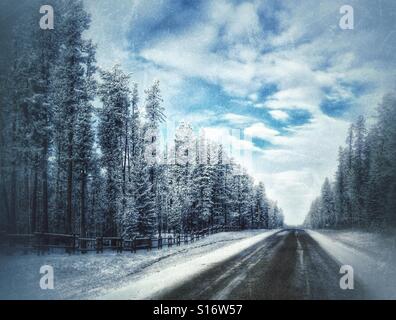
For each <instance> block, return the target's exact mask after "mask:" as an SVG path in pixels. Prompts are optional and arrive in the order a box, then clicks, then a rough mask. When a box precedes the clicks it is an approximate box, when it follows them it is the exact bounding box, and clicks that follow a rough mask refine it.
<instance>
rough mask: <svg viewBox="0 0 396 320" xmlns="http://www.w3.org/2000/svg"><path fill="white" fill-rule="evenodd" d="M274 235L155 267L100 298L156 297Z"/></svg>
mask: <svg viewBox="0 0 396 320" xmlns="http://www.w3.org/2000/svg"><path fill="white" fill-rule="evenodd" d="M275 232H277V230H272V231H267V232H263V233H261V234H258V235H256V236H254V237H249V238H247V239H244V240H241V241H238V242H236V243H234V244H231V245H229V246H226V247H223V248H218V249H216V250H213V251H210V252H207V253H205V254H203V255H202V256H199V257H196V258H194V259H191V260H187V261H186V260H183V261H182V262H181V263H177V264H175V265H172V266H168V267H165V268H160V267H159V268H158V267H157V268H155V269H154V270H149V271H148V272H146V273H145V275H144V276H143V277H141V278H140V279H136V281H131V282H130V283H129V284H127V285H126V286H124V287H122V288H119V289H116V290H110V291H109V292H108V293H107V294H105V295H103V296H101V297H100V298H101V299H147V298H150V297H155V295H156V294H158V293H160V292H161V291H162V290H163V289H169V288H172V287H174V286H176V285H178V284H180V283H183V281H185V280H188V279H190V278H191V277H193V276H195V275H197V274H199V273H201V272H203V271H205V270H207V269H208V268H210V267H211V266H213V265H214V264H218V263H220V262H222V261H225V260H227V259H229V258H231V257H233V256H235V255H236V254H238V253H239V252H241V251H243V250H245V249H247V248H249V247H250V246H252V245H254V244H256V243H258V242H259V241H262V240H264V239H265V238H267V237H269V236H270V235H272V234H274V233H275Z"/></svg>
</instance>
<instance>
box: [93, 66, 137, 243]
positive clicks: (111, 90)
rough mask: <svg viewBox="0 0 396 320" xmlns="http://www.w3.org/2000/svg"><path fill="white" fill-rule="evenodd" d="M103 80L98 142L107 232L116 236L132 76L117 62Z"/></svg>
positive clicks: (103, 72) (104, 74)
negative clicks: (104, 182)
mask: <svg viewBox="0 0 396 320" xmlns="http://www.w3.org/2000/svg"><path fill="white" fill-rule="evenodd" d="M101 76H102V81H103V83H102V84H101V85H100V86H99V94H100V96H101V100H102V103H103V107H102V109H101V110H100V122H99V128H98V129H99V132H98V133H99V144H100V147H101V152H102V166H103V168H104V169H105V170H106V177H107V178H106V191H107V192H106V206H107V208H108V209H107V210H108V211H107V214H106V232H105V234H107V235H110V236H114V235H116V234H117V233H118V232H119V231H120V230H119V225H118V222H119V221H120V218H121V216H122V208H123V206H122V200H123V194H122V188H123V175H122V173H123V169H124V167H123V165H124V150H125V148H124V141H125V126H126V121H127V118H128V108H129V94H130V91H129V76H127V75H125V74H124V73H123V72H122V71H121V70H120V69H119V67H118V66H115V67H114V68H113V70H112V71H110V72H107V71H102V72H101Z"/></svg>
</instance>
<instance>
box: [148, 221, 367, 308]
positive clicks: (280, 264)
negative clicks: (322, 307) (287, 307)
mask: <svg viewBox="0 0 396 320" xmlns="http://www.w3.org/2000/svg"><path fill="white" fill-rule="evenodd" d="M339 270H340V266H339V265H338V264H337V262H335V261H334V260H333V259H332V258H331V257H330V256H329V255H328V254H327V253H326V252H325V251H324V250H323V249H322V248H321V247H320V246H319V244H318V243H316V242H315V241H314V240H313V239H312V238H311V237H310V236H309V234H307V233H306V232H305V231H303V230H294V229H289V230H283V231H281V232H278V233H276V234H274V235H272V236H270V237H268V238H267V239H265V240H263V241H261V242H259V243H257V244H256V245H254V246H252V247H250V248H248V249H246V250H244V251H242V252H241V253H239V254H238V255H237V256H235V257H233V258H231V259H228V260H227V261H224V262H221V263H219V264H216V265H214V266H213V267H212V268H210V269H209V270H207V271H205V272H203V273H202V274H200V275H198V276H196V277H194V278H192V279H190V280H189V281H187V282H186V283H184V284H182V285H180V286H178V287H176V288H172V289H170V290H168V291H167V292H163V293H162V294H161V295H160V296H158V297H156V298H158V299H167V300H191V299H218V300H224V299H245V300H246V299H250V300H267V299H293V300H295V299H359V298H366V297H367V295H366V294H365V291H364V288H363V287H362V286H361V285H360V283H358V282H356V281H355V289H354V290H342V289H341V288H340V286H339V281H340V278H341V276H342V275H341V274H340V273H339Z"/></svg>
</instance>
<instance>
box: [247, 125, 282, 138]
mask: <svg viewBox="0 0 396 320" xmlns="http://www.w3.org/2000/svg"><path fill="white" fill-rule="evenodd" d="M245 134H246V135H248V136H250V137H253V138H259V139H263V140H268V141H273V140H274V138H275V137H277V136H278V135H279V132H278V131H277V130H274V129H271V128H268V127H267V126H265V125H264V124H263V123H255V124H252V125H251V126H250V127H248V128H246V129H245Z"/></svg>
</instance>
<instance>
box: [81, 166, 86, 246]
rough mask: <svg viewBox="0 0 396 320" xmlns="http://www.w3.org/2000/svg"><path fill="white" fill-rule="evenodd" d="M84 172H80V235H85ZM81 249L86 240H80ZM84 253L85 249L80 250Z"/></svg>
mask: <svg viewBox="0 0 396 320" xmlns="http://www.w3.org/2000/svg"><path fill="white" fill-rule="evenodd" d="M86 176H87V175H86V172H85V171H84V170H82V172H81V182H80V183H81V185H80V237H86V216H85V185H86ZM80 246H81V249H86V247H87V246H86V242H85V241H84V240H83V241H81V244H80ZM81 253H86V251H81Z"/></svg>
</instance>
